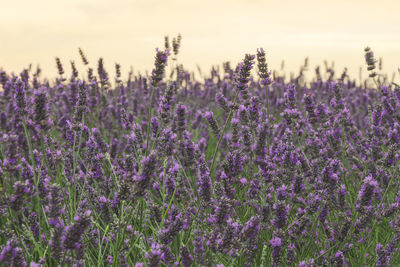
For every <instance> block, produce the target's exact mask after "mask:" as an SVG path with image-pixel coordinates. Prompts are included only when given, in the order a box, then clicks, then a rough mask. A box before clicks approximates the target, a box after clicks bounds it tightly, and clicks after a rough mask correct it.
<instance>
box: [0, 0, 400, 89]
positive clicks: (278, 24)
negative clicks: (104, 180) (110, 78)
mask: <svg viewBox="0 0 400 267" xmlns="http://www.w3.org/2000/svg"><path fill="white" fill-rule="evenodd" d="M178 33H180V34H181V35H182V45H181V49H180V54H179V56H178V61H179V63H182V64H183V65H184V66H185V67H186V68H187V69H189V70H193V71H197V67H196V66H197V65H199V66H200V67H201V69H202V70H203V72H206V71H208V70H209V69H210V68H211V66H212V65H217V64H221V63H223V62H224V61H231V63H232V66H235V64H236V63H237V62H239V61H240V60H241V59H242V58H243V57H244V54H245V53H256V50H257V48H260V47H262V48H264V49H265V50H266V53H267V60H268V62H269V67H270V68H271V69H280V68H281V62H282V60H284V61H285V65H284V70H285V71H286V72H288V73H289V72H294V73H296V74H297V73H298V71H299V68H300V66H301V65H302V64H303V63H304V59H305V57H308V58H309V71H308V72H309V74H308V76H311V74H312V75H313V74H314V67H315V66H316V65H321V66H322V67H323V62H324V60H328V62H329V65H331V63H332V61H335V69H336V76H338V75H340V73H341V72H342V71H343V69H344V67H347V68H348V73H349V74H350V75H351V76H352V77H354V78H358V77H359V69H360V67H362V69H363V72H364V74H363V77H366V76H367V73H366V67H365V66H366V65H365V62H364V51H363V49H364V48H365V47H366V46H370V47H371V48H372V50H373V51H374V53H375V57H376V58H377V59H379V58H380V57H381V58H382V59H383V65H382V66H383V70H382V71H383V72H384V73H386V74H388V76H389V77H391V76H392V74H393V73H394V72H395V73H396V79H395V80H396V81H399V80H400V79H399V78H400V77H399V74H398V71H397V69H398V67H400V1H398V0H379V1H378V0H335V1H316V0H297V1H289V0H220V1H216V0H201V1H191V0H113V1H111V0H58V1H54V0H35V1H30V0H13V1H2V3H1V9H0V36H1V41H0V67H1V68H3V69H5V70H7V71H14V72H15V73H19V72H21V71H22V69H23V68H26V67H27V66H28V65H29V63H32V64H33V66H34V67H36V65H37V64H39V65H40V66H41V68H42V72H43V75H45V76H55V75H56V73H57V71H56V70H57V68H56V63H55V60H54V58H55V57H56V56H57V57H60V58H61V61H62V63H63V65H64V68H65V69H66V72H67V73H68V72H70V64H69V61H70V60H74V61H75V62H76V65H77V67H78V68H79V69H80V70H81V71H83V64H82V62H81V60H80V57H79V53H78V47H81V48H82V49H83V51H84V52H85V53H86V55H87V57H88V59H89V62H90V64H91V65H92V66H93V67H95V66H96V64H97V60H98V58H99V57H103V58H104V61H105V66H106V68H107V69H108V72H109V73H110V74H111V73H114V64H115V63H120V64H121V66H122V72H123V73H124V74H125V75H126V74H127V73H128V71H129V69H130V67H131V66H132V67H133V70H134V72H135V73H138V72H139V71H140V72H141V73H144V72H145V70H151V69H152V67H153V64H154V55H155V48H157V47H159V48H163V47H164V36H165V35H168V36H169V37H170V40H171V39H172V38H173V37H176V36H177V35H178Z"/></svg>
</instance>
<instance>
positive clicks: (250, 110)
mask: <svg viewBox="0 0 400 267" xmlns="http://www.w3.org/2000/svg"><path fill="white" fill-rule="evenodd" d="M180 41H181V37H180V36H178V37H177V38H176V39H175V38H174V39H173V44H172V46H171V45H170V44H169V39H168V38H165V49H164V50H161V49H160V50H157V51H156V56H155V66H154V70H153V71H152V72H151V73H150V74H149V75H145V76H142V75H137V76H134V75H133V74H132V73H129V76H128V78H127V80H125V81H124V80H123V79H122V78H121V66H120V65H119V64H116V65H115V67H116V70H115V72H116V75H115V76H116V79H115V85H113V83H112V82H111V81H110V79H109V77H110V76H109V74H108V72H107V71H106V70H105V68H104V62H103V59H100V60H99V61H98V64H97V75H95V73H94V72H93V69H96V68H93V67H90V66H91V65H90V63H89V62H88V60H87V58H86V56H85V54H84V53H83V51H82V50H81V49H79V54H80V55H81V58H82V62H83V65H84V66H85V68H87V73H81V75H80V74H79V72H78V68H77V66H76V64H75V63H74V62H71V68H72V74H71V76H70V77H67V76H66V74H65V71H64V67H63V65H62V62H61V60H60V59H59V58H57V59H56V63H57V68H58V74H59V77H57V79H56V80H55V81H52V82H50V81H49V80H47V79H45V78H42V77H41V75H40V73H41V72H40V69H38V70H37V71H36V72H35V71H32V69H31V68H29V69H26V70H24V71H23V72H22V73H21V74H20V75H16V74H14V73H8V72H6V71H3V70H2V71H1V72H0V193H1V194H0V265H1V266H184V267H188V266H303V267H312V266H338V267H340V266H371V265H376V266H396V265H400V254H399V242H400V216H399V215H400V213H399V208H400V188H399V186H400V180H399V179H398V177H399V171H400V164H399V163H400V161H399V152H400V87H399V86H397V85H395V84H394V83H393V84H391V83H389V82H388V80H387V77H386V76H384V75H381V74H377V73H375V72H374V73H373V75H371V76H370V78H371V79H374V85H373V86H371V85H370V84H368V83H363V84H361V85H357V84H356V82H355V80H351V79H350V78H349V77H348V76H347V74H346V73H344V74H343V75H341V77H340V78H339V79H335V76H334V71H333V70H332V69H330V68H327V69H326V73H323V72H322V71H321V70H320V68H319V67H318V68H317V69H316V77H315V78H314V79H313V80H311V81H310V82H309V83H304V79H303V75H304V74H303V72H304V69H302V70H301V72H300V73H299V75H298V76H297V77H294V76H293V77H290V78H288V77H286V76H285V75H280V74H279V73H277V72H271V71H270V70H269V69H268V66H267V63H266V55H265V52H264V50H263V49H260V50H258V51H257V54H256V55H251V54H247V55H245V57H244V60H243V61H242V62H241V63H239V64H238V66H237V67H236V68H235V69H232V68H231V67H230V64H229V63H225V64H224V68H223V70H222V71H221V70H219V69H217V68H213V69H212V71H211V74H210V75H209V76H203V78H204V79H203V80H198V79H195V77H194V76H195V75H194V74H193V73H190V72H188V71H186V70H185V69H184V68H183V67H182V66H181V65H179V64H178V61H177V55H178V51H179V46H180ZM171 47H172V49H173V50H172V52H173V58H172V60H171V59H170V51H169V49H170V48H171ZM365 51H366V57H365V58H366V61H367V65H368V70H370V71H372V70H374V69H375V67H374V66H375V65H374V64H375V60H374V59H373V53H372V51H371V50H370V49H369V48H368V49H366V50H365ZM254 68H255V69H256V71H255V72H254V75H253V74H252V71H253V70H254ZM169 72H170V73H169Z"/></svg>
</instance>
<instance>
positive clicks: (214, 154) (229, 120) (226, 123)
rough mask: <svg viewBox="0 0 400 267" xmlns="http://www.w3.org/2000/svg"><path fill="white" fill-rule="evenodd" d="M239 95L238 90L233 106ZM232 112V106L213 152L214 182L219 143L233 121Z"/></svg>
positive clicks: (212, 168)
mask: <svg viewBox="0 0 400 267" xmlns="http://www.w3.org/2000/svg"><path fill="white" fill-rule="evenodd" d="M237 96H238V92H236V95H235V99H234V101H233V106H235V105H236V99H237ZM232 114H233V108H231V110H230V111H229V114H228V118H227V119H226V121H225V125H224V128H223V129H222V133H221V134H220V136H219V139H218V143H217V145H216V146H215V149H214V152H213V160H212V163H211V167H210V174H211V179H212V181H213V182H214V175H213V170H214V165H215V159H216V157H217V152H218V148H219V145H220V144H221V142H222V138H223V137H224V135H225V132H226V130H227V128H228V124H229V123H230V122H231V119H232Z"/></svg>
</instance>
